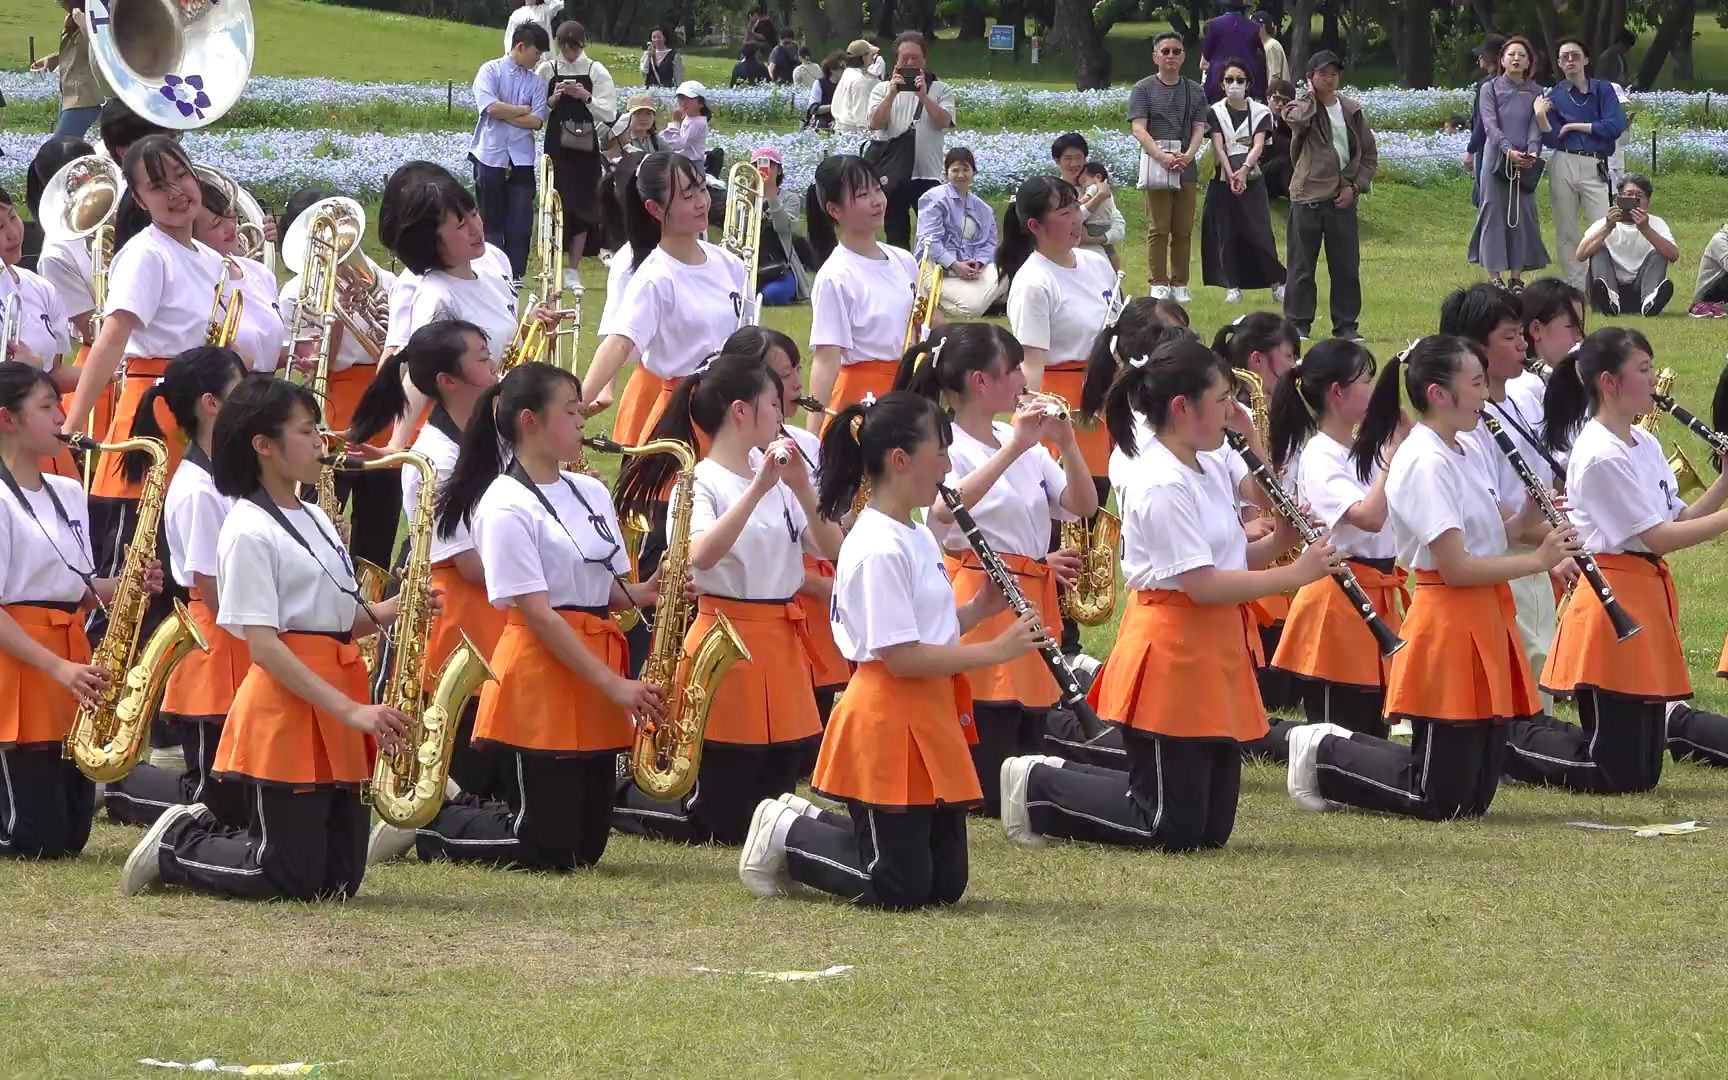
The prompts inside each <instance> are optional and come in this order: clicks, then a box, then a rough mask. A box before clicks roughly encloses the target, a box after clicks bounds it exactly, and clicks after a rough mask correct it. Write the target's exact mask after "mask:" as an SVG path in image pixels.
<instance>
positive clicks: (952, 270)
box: [916, 146, 1006, 319]
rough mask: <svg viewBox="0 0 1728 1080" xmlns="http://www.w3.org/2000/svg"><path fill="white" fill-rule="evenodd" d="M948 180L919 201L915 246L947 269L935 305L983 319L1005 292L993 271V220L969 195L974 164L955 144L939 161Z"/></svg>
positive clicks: (957, 314) (987, 208) (981, 202)
mask: <svg viewBox="0 0 1728 1080" xmlns="http://www.w3.org/2000/svg"><path fill="white" fill-rule="evenodd" d="M942 166H943V175H944V176H945V177H946V178H947V182H946V183H944V184H941V185H939V186H937V187H934V188H931V189H930V190H929V191H926V192H925V193H924V196H923V197H922V198H921V199H919V200H918V239H917V241H916V250H919V251H926V250H927V251H928V253H929V256H930V258H932V259H934V260H936V264H937V265H938V266H940V267H942V269H943V270H944V271H945V273H944V275H943V278H942V296H941V299H940V300H938V302H937V303H938V305H939V306H940V307H941V308H942V311H943V312H944V313H945V314H947V315H949V316H951V317H953V318H956V319H981V318H983V317H984V315H985V313H986V312H988V311H989V310H990V308H991V307H992V306H993V305H994V304H995V303H996V301H997V299H999V298H1000V297H1001V296H1002V294H1003V292H1004V291H1006V290H1005V289H1004V288H1003V285H1002V280H1001V276H1000V274H999V273H998V271H997V269H996V262H995V260H996V218H995V215H994V214H992V213H991V211H990V204H989V203H987V202H985V201H984V200H983V199H980V198H979V197H978V196H976V195H974V194H972V178H973V177H975V176H976V175H977V174H978V162H977V160H976V159H974V158H973V156H972V151H970V150H968V149H967V148H966V147H964V146H956V147H955V148H954V149H952V150H950V151H948V153H947V154H946V155H945V156H944V157H943V159H942Z"/></svg>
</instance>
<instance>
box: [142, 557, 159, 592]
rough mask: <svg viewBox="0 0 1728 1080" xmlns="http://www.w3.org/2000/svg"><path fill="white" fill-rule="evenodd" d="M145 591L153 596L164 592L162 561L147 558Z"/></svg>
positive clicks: (145, 564)
mask: <svg viewBox="0 0 1728 1080" xmlns="http://www.w3.org/2000/svg"><path fill="white" fill-rule="evenodd" d="M144 591H145V592H147V593H149V594H150V595H151V596H156V595H158V594H160V593H161V592H162V561H161V560H160V559H147V560H145V562H144Z"/></svg>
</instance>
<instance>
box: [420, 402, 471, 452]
mask: <svg viewBox="0 0 1728 1080" xmlns="http://www.w3.org/2000/svg"><path fill="white" fill-rule="evenodd" d="M426 423H427V424H428V425H430V426H431V427H433V428H436V429H437V430H439V431H441V432H443V433H444V436H445V437H446V438H448V439H449V440H450V441H451V442H453V443H455V444H456V445H457V446H461V445H462V429H461V428H459V427H457V426H456V421H455V420H453V419H451V417H450V413H449V410H447V409H445V408H444V406H442V405H434V406H432V415H431V416H429V417H427V418H426Z"/></svg>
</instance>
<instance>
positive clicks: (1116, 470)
mask: <svg viewBox="0 0 1728 1080" xmlns="http://www.w3.org/2000/svg"><path fill="white" fill-rule="evenodd" d="M1157 437H1158V433H1157V432H1156V431H1153V430H1152V425H1151V424H1149V423H1147V422H1146V417H1145V416H1143V415H1141V414H1139V413H1135V414H1134V448H1135V451H1136V452H1135V453H1134V454H1133V455H1129V454H1128V453H1127V452H1126V451H1125V450H1123V449H1122V446H1121V444H1117V445H1116V446H1114V447H1113V448H1111V450H1110V463H1109V464H1108V465H1107V466H1106V468H1107V469H1108V470H1109V475H1110V486H1111V487H1113V488H1116V489H1118V490H1120V489H1121V488H1124V487H1128V486H1130V485H1132V484H1133V483H1134V482H1135V478H1136V477H1137V476H1139V475H1140V472H1141V461H1140V455H1142V454H1144V453H1145V452H1146V448H1147V447H1148V446H1150V445H1152V442H1153V440H1155V439H1156V438H1157ZM1200 458H1201V460H1202V461H1210V462H1215V463H1216V464H1217V465H1218V466H1220V467H1221V468H1223V469H1224V471H1225V472H1226V473H1227V474H1228V475H1229V477H1230V490H1231V491H1234V492H1238V493H1240V492H1241V490H1242V481H1243V480H1244V479H1245V478H1246V477H1247V476H1248V463H1247V462H1245V461H1243V460H1242V455H1241V454H1238V453H1237V452H1236V451H1234V450H1232V449H1230V447H1229V445H1228V444H1226V445H1224V446H1220V447H1219V448H1218V449H1216V450H1204V451H1201V453H1200ZM1236 502H1237V506H1238V507H1240V506H1241V504H1242V499H1241V496H1240V494H1238V495H1237V499H1236Z"/></svg>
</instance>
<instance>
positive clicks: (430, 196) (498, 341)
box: [391, 176, 516, 367]
mask: <svg viewBox="0 0 1728 1080" xmlns="http://www.w3.org/2000/svg"><path fill="white" fill-rule="evenodd" d="M401 204H402V205H401V211H400V218H399V219H398V221H397V223H396V232H395V237H396V239H395V245H394V247H393V248H392V249H391V250H392V251H394V252H395V254H396V257H397V258H399V259H401V260H402V265H404V266H406V267H407V268H408V269H409V270H410V271H411V272H412V273H415V274H418V275H419V281H418V282H417V283H416V284H415V286H414V294H413V295H414V300H413V304H412V306H411V307H410V308H409V310H408V319H407V321H406V323H405V324H404V325H403V326H402V327H400V329H399V333H400V338H401V340H402V341H407V340H408V338H410V337H412V336H413V335H414V331H416V330H418V329H420V328H421V327H422V326H425V325H426V324H427V323H430V322H434V321H436V320H439V319H462V320H464V321H466V322H471V323H473V324H474V325H475V326H478V327H479V328H480V330H481V332H482V333H484V334H485V335H486V342H487V347H488V349H489V351H490V354H491V357H492V366H493V367H497V366H498V364H499V363H500V362H501V361H502V360H503V359H504V349H505V346H507V345H508V344H509V343H510V339H511V337H512V335H513V334H514V333H515V331H516V287H515V285H514V284H513V281H512V278H511V276H510V258H509V256H507V255H505V254H504V252H503V251H501V250H499V249H498V248H496V247H493V246H492V245H491V244H488V243H487V242H486V232H485V225H484V223H483V222H482V221H481V219H480V207H479V205H478V204H477V203H475V201H474V196H473V195H472V194H470V193H469V191H468V189H467V188H465V187H463V186H462V185H461V184H460V183H458V182H457V181H456V179H455V178H454V177H448V176H444V177H437V176H427V177H426V178H425V181H424V182H423V183H418V184H414V185H412V186H409V187H406V188H405V189H404V190H403V192H402V198H401Z"/></svg>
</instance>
